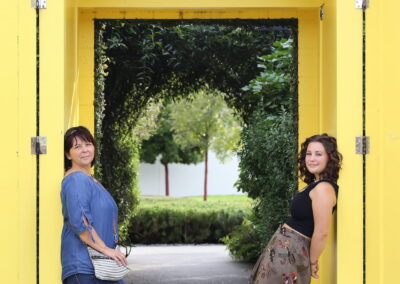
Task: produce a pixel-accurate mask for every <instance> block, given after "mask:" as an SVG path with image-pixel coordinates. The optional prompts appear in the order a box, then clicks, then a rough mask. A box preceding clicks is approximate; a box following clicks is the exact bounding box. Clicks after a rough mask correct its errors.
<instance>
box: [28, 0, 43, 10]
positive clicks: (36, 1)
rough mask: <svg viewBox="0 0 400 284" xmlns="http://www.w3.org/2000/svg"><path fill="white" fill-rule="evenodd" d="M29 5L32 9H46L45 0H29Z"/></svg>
mask: <svg viewBox="0 0 400 284" xmlns="http://www.w3.org/2000/svg"><path fill="white" fill-rule="evenodd" d="M31 6H32V8H34V9H46V8H47V1H46V0H31Z"/></svg>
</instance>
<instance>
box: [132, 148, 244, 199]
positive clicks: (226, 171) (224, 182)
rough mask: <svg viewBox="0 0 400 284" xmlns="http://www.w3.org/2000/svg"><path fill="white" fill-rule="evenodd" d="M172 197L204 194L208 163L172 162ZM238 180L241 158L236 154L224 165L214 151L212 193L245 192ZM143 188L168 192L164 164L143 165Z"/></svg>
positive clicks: (156, 192) (210, 165)
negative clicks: (236, 184) (238, 187)
mask: <svg viewBox="0 0 400 284" xmlns="http://www.w3.org/2000/svg"><path fill="white" fill-rule="evenodd" d="M168 168H169V192H170V196H175V197H180V196H196V195H203V188H204V162H202V163H199V164H197V165H183V164H169V166H168ZM237 179H238V159H237V157H233V158H231V159H228V160H227V161H226V162H225V163H224V164H222V163H221V162H219V161H218V159H217V158H216V157H215V154H214V153H213V152H211V151H210V152H209V157H208V195H228V194H229V195H231V194H243V193H242V192H238V191H237V190H236V188H235V187H234V186H233V184H234V183H235V182H236V181H237ZM139 188H140V190H141V191H142V195H161V196H164V195H165V176H164V166H163V165H162V164H161V163H160V162H159V161H157V162H156V163H155V164H146V163H142V164H140V170H139Z"/></svg>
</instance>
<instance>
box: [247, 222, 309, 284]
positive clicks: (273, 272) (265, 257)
mask: <svg viewBox="0 0 400 284" xmlns="http://www.w3.org/2000/svg"><path fill="white" fill-rule="evenodd" d="M310 242H311V241H310V240H309V239H307V238H305V237H303V236H302V235H300V234H299V233H297V232H295V231H293V230H290V229H289V228H286V227H283V226H279V228H278V230H277V231H276V232H275V234H274V235H273V236H272V238H271V240H270V241H269V243H268V245H267V247H266V248H265V249H264V251H263V253H262V254H261V256H260V258H259V259H258V261H257V263H256V264H255V266H254V268H253V271H252V273H251V276H250V279H249V284H309V283H310V282H311V268H310V253H309V252H310Z"/></svg>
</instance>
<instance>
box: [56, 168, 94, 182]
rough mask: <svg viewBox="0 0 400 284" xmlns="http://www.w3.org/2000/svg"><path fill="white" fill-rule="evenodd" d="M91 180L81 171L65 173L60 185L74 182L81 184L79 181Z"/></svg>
mask: <svg viewBox="0 0 400 284" xmlns="http://www.w3.org/2000/svg"><path fill="white" fill-rule="evenodd" d="M90 180H91V178H90V176H88V175H87V174H85V173H84V172H81V171H71V172H66V173H65V175H64V178H63V180H62V184H63V185H64V184H66V183H70V182H72V183H74V182H81V181H90Z"/></svg>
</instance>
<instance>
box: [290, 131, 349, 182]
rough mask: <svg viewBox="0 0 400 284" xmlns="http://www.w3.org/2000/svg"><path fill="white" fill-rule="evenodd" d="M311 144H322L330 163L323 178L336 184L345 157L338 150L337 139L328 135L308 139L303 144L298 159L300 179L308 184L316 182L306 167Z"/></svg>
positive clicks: (323, 173)
mask: <svg viewBox="0 0 400 284" xmlns="http://www.w3.org/2000/svg"><path fill="white" fill-rule="evenodd" d="M311 142H319V143H321V144H322V145H323V146H324V148H325V151H326V153H327V154H328V163H327V165H326V168H325V170H324V171H323V172H322V173H321V178H322V179H325V180H329V181H331V182H334V183H336V182H337V180H338V178H339V170H340V168H341V165H342V159H343V156H342V154H340V153H339V151H338V150H337V144H336V138H335V137H332V136H329V135H328V134H326V133H323V134H318V135H314V136H311V137H308V138H307V139H306V141H304V142H303V143H302V144H301V150H300V153H299V154H298V157H297V162H298V166H299V171H300V178H301V179H302V180H303V181H304V182H305V183H307V184H310V183H312V182H313V181H314V180H315V176H314V175H313V174H312V173H310V172H309V171H308V169H307V167H306V153H307V148H308V145H309V144H310V143H311Z"/></svg>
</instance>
